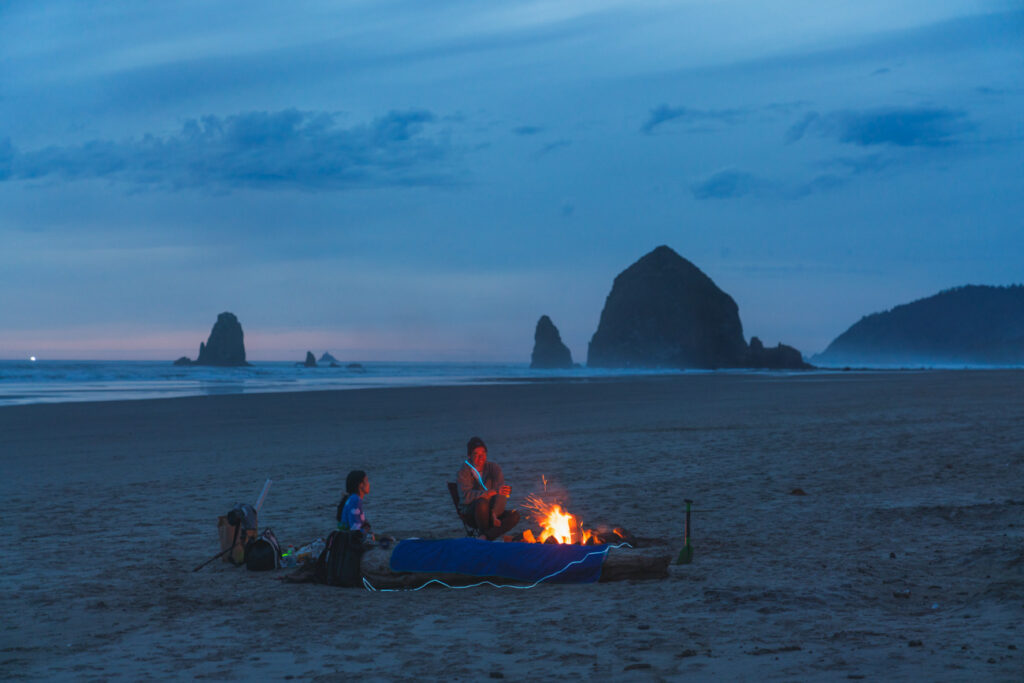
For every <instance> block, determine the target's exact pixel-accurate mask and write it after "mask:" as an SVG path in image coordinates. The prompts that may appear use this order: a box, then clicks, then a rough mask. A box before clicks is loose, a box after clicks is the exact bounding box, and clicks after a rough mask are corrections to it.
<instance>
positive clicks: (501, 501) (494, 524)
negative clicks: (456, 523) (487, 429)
mask: <svg viewBox="0 0 1024 683" xmlns="http://www.w3.org/2000/svg"><path fill="white" fill-rule="evenodd" d="M466 456H467V457H466V460H464V461H463V465H462V467H461V468H460V469H459V473H458V475H456V481H457V482H458V485H459V512H460V513H461V514H462V516H463V518H464V519H465V520H466V523H467V524H469V525H470V526H473V527H475V528H476V529H479V530H480V531H481V532H482V533H483V535H484V538H486V539H487V540H488V541H493V540H494V539H496V538H498V537H499V536H501V535H502V534H504V533H506V532H508V531H510V530H511V529H512V528H513V527H514V526H515V525H516V524H519V513H518V512H517V511H516V510H508V511H506V510H505V504H506V503H507V502H508V497H509V494H510V493H511V492H512V490H511V489H510V488H509V487H508V486H506V485H505V477H504V476H503V475H502V473H501V467H499V466H498V464H497V463H495V462H489V461H488V460H487V446H486V445H484V441H483V439H481V438H480V437H479V436H474V437H473V438H472V439H470V440H469V443H468V444H466Z"/></svg>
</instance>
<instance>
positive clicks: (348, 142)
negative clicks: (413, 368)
mask: <svg viewBox="0 0 1024 683" xmlns="http://www.w3.org/2000/svg"><path fill="white" fill-rule="evenodd" d="M1022 112H1024V2H1006V1H995V2H990V1H987V0H972V1H962V2H961V1H944V0H906V1H904V2H897V3H894V2H892V1H891V0H888V1H886V2H879V1H876V0H856V1H853V0H851V1H845V0H834V1H830V2H826V3H822V2H820V1H815V2H811V1H804V0H799V1H798V0H778V1H776V2H770V3H767V2H763V1H761V0H756V1H728V0H721V1H711V0H691V1H686V0H681V1H676V2H664V1H650V2H648V1H645V0H628V1H622V2H619V1H613V0H586V1H585V2H583V1H576V0H571V1H570V0H566V1H558V0H546V1H543V2H541V1H506V2H479V1H469V0H456V1H449V0H433V1H431V2H422V1H411V0H372V1H363V0H350V1H347V2H338V1H337V0H333V1H331V2H325V1H320V2H317V1H310V2H304V1H301V0H299V1H297V2H291V3H281V2H265V1H261V0H250V1H247V2H219V3H210V2H208V1H207V0H203V1H201V2H196V1H190V0H180V1H176V2H162V1H159V0H154V1H151V2H145V3H139V2H134V1H133V2H127V1H121V0H110V1H108V2H103V3H81V2H70V1H69V2H57V1H52V0H31V1H24V2H20V1H18V0H13V1H11V0H8V1H7V2H4V3H2V4H0V358H10V359H19V358H27V357H28V356H29V355H35V356H37V357H39V358H41V359H47V358H52V359H57V358H65V359H67V358H72V359H174V358H177V357H179V356H182V355H189V356H192V357H195V355H196V353H197V350H198V346H199V342H200V341H203V340H205V339H206V337H207V335H208V334H209V331H210V328H211V326H212V324H213V322H214V321H215V319H216V317H217V314H218V313H220V312H222V311H231V312H233V313H235V314H236V315H237V316H238V318H239V320H240V321H241V323H242V326H243V328H244V330H245V335H246V349H247V352H248V356H249V358H250V359H252V360H301V359H302V358H303V357H304V355H305V352H306V350H307V349H308V350H312V351H313V352H314V353H315V354H316V355H318V356H319V354H320V353H322V352H323V351H330V352H331V353H332V354H334V355H335V356H337V357H338V358H339V359H343V360H409V361H418V360H441V361H455V360H468V361H515V362H526V361H528V360H529V356H530V351H531V349H532V346H533V333H534V328H535V325H536V323H537V320H538V318H539V317H540V316H541V315H548V316H550V317H551V319H552V320H553V322H554V323H555V325H556V326H557V327H558V328H559V330H560V332H561V335H562V338H563V340H564V341H565V342H566V344H567V345H568V346H569V348H570V350H571V351H572V354H573V359H574V360H576V361H577V362H585V360H586V352H587V343H588V342H589V340H590V337H591V335H593V333H594V331H595V330H596V329H597V324H598V320H599V318H600V314H601V309H602V307H603V304H604V300H605V297H606V296H607V295H608V293H609V291H610V289H611V285H612V281H613V279H614V278H615V276H616V275H617V274H618V273H619V272H621V271H622V270H624V269H625V268H627V267H628V266H629V265H630V264H632V263H634V262H635V261H636V260H637V259H639V258H640V257H641V256H643V255H644V254H645V253H647V252H648V251H650V250H652V249H654V248H655V247H657V246H658V245H661V244H666V245H668V246H670V247H672V248H673V249H674V250H675V251H677V252H678V253H679V254H680V255H682V256H684V257H685V258H687V259H689V260H690V261H692V262H693V263H694V264H696V265H697V266H698V267H699V268H700V269H701V270H703V271H704V272H705V273H706V274H707V275H708V276H709V277H711V278H712V279H713V280H714V281H715V283H716V284H717V285H718V286H719V287H720V288H722V289H723V290H724V291H726V292H728V293H729V294H730V295H731V296H732V297H733V299H735V300H736V303H737V304H738V306H739V311H740V317H741V320H742V323H743V328H744V334H745V335H746V336H747V337H748V338H749V337H751V336H755V335H756V336H758V337H760V338H761V339H762V341H764V342H765V344H767V345H774V344H776V343H779V342H782V343H786V344H790V345H792V346H795V347H797V348H798V349H800V350H801V351H802V352H804V354H805V355H811V354H813V353H816V352H820V351H822V350H824V348H825V347H826V346H827V345H828V343H829V342H830V341H831V340H832V339H834V338H835V337H836V336H838V335H839V334H840V333H842V332H843V331H844V330H845V329H847V328H848V327H849V326H850V325H852V324H853V323H855V322H857V321H858V320H859V319H860V318H861V317H862V316H864V315H868V314H870V313H873V312H877V311H882V310H886V309H889V308H891V307H893V306H896V305H899V304H902V303H907V302H909V301H912V300H915V299H918V298H922V297H926V296H930V295H932V294H935V293H937V292H939V291H941V290H943V289H947V288H950V287H955V286H960V285H965V284H988V285H1008V284H1015V283H1021V282H1024V269H1022V266H1024V257H1022V255H1024V218H1022V216H1024V116H1022Z"/></svg>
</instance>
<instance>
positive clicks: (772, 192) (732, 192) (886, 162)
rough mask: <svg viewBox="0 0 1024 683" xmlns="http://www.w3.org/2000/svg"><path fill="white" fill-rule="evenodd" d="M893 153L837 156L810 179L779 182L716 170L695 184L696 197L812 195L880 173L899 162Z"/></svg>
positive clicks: (825, 162)
mask: <svg viewBox="0 0 1024 683" xmlns="http://www.w3.org/2000/svg"><path fill="white" fill-rule="evenodd" d="M897 163H898V162H897V161H896V160H895V159H893V158H892V157H891V156H885V155H882V154H867V155H864V156H860V157H849V156H844V157H835V158H833V159H829V160H827V161H823V162H821V163H819V164H816V166H817V167H818V172H817V174H816V175H814V176H813V177H811V179H810V180H804V181H797V180H790V181H779V180H772V179H768V178H764V177H762V176H759V175H756V174H753V173H750V172H747V171H738V170H733V169H729V170H725V171H719V172H718V173H714V174H712V175H711V176H709V177H708V178H706V179H705V180H702V181H700V182H697V183H694V184H693V185H692V186H691V188H690V189H691V191H692V192H693V196H694V198H695V199H701V200H703V199H738V198H740V197H749V196H756V197H762V198H772V199H802V198H804V197H807V196H809V195H812V194H818V193H822V192H832V191H835V190H838V189H839V188H841V187H844V186H846V185H848V184H849V183H850V182H852V181H853V179H854V178H856V177H858V176H863V175H868V174H875V173H881V172H883V171H885V170H886V169H889V168H891V167H893V166H895V165H897Z"/></svg>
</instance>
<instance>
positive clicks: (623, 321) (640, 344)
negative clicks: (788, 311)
mask: <svg viewBox="0 0 1024 683" xmlns="http://www.w3.org/2000/svg"><path fill="white" fill-rule="evenodd" d="M752 341H753V342H754V343H752V345H751V346H750V347H748V346H747V343H746V341H745V340H744V338H743V325H742V324H741V323H740V315H739V308H738V307H737V306H736V302H735V301H733V298H732V297H731V296H729V295H728V294H726V293H725V292H723V291H722V290H721V289H719V288H718V286H717V285H715V283H714V282H712V280H711V278H709V277H708V276H707V275H705V274H704V273H703V272H701V270H700V268H698V267H697V266H695V265H693V264H692V263H690V262H689V261H687V260H686V259H685V258H683V257H682V256H680V255H679V254H677V253H676V252H674V251H673V250H672V249H670V248H669V247H666V246H660V247H658V248H657V249H655V250H654V251H652V252H650V253H649V254H647V255H646V256H644V257H643V258H641V259H640V260H639V261H637V262H636V263H634V264H633V265H631V266H630V267H629V268H627V269H626V270H624V271H622V273H620V274H619V276H618V277H616V278H615V282H614V284H613V285H612V291H611V293H610V294H609V295H608V298H607V299H606V300H605V304H604V310H603V311H601V321H600V323H599V324H598V327H597V332H595V333H594V336H593V338H592V339H591V340H590V347H589V350H588V353H587V365H589V366H591V367H599V368H600V367H604V368H630V367H633V368H658V367H662V368H740V367H745V368H806V367H809V366H808V365H807V364H806V363H804V362H803V358H802V357H801V355H800V352H799V351H797V350H796V349H793V348H792V347H788V346H783V345H781V344H780V345H779V346H778V347H776V348H775V349H765V348H764V347H763V345H762V344H761V342H760V341H759V340H757V339H756V338H755V339H754V340H752Z"/></svg>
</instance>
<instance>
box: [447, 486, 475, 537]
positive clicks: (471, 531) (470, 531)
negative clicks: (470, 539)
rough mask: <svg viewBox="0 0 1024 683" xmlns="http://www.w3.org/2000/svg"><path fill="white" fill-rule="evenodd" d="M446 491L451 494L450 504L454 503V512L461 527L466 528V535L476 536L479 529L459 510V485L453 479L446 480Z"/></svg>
mask: <svg viewBox="0 0 1024 683" xmlns="http://www.w3.org/2000/svg"><path fill="white" fill-rule="evenodd" d="M448 493H450V494H451V496H452V504H453V505H455V514H456V515H458V516H459V521H461V522H462V527H463V528H464V529H465V530H466V535H467V536H476V535H477V534H479V533H480V531H479V530H478V529H477V528H476V527H474V526H472V525H471V524H470V523H469V522H468V521H466V520H467V517H468V516H463V514H462V513H461V512H459V485H458V484H456V483H455V482H454V481H450V482H448Z"/></svg>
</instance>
